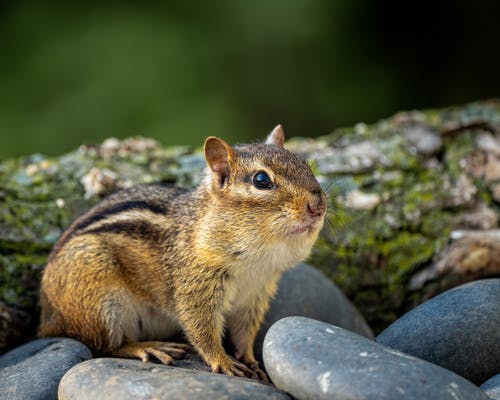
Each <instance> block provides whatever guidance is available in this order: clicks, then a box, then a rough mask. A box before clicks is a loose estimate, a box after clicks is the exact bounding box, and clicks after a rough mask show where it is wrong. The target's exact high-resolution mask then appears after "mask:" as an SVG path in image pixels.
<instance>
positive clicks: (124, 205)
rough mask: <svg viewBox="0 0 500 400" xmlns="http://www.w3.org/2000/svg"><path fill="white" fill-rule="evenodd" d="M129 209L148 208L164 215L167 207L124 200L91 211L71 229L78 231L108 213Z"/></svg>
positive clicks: (101, 218)
mask: <svg viewBox="0 0 500 400" xmlns="http://www.w3.org/2000/svg"><path fill="white" fill-rule="evenodd" d="M129 210H149V211H151V212H153V213H155V214H162V215H164V214H165V213H166V212H167V209H166V208H165V207H162V206H160V205H158V204H152V203H148V202H146V201H143V200H134V201H125V202H123V203H118V204H114V205H113V206H111V207H108V208H105V209H104V210H102V211H101V212H97V213H95V214H94V213H92V214H91V215H89V216H88V217H87V218H84V219H83V220H82V221H80V222H79V223H78V224H77V225H76V226H75V227H74V228H73V230H74V231H79V230H81V229H84V228H86V227H88V226H90V225H92V224H93V223H95V222H98V221H101V220H103V219H104V218H107V217H109V216H110V215H113V214H119V213H121V212H124V211H129Z"/></svg>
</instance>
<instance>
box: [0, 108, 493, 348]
mask: <svg viewBox="0 0 500 400" xmlns="http://www.w3.org/2000/svg"><path fill="white" fill-rule="evenodd" d="M499 128H500V102H498V101H485V102H477V103H471V104H467V105H465V106H460V107H452V108H446V109H442V110H427V111H410V112H401V113H398V114H396V115H395V116H393V117H391V118H388V119H385V120H382V121H380V122H378V123H376V124H373V125H366V124H363V123H360V124H357V125H356V126H354V127H352V128H346V129H338V130H336V131H334V132H333V133H331V134H329V135H327V136H323V137H320V138H317V139H301V138H294V139H293V140H290V141H289V142H288V144H287V145H288V147H289V148H290V149H291V150H293V151H296V152H298V153H301V154H303V155H304V156H305V157H307V158H308V159H310V160H311V163H312V165H313V169H314V170H315V173H316V174H317V176H318V179H319V181H320V183H321V184H322V185H323V186H324V187H325V188H326V189H327V191H328V193H329V198H330V213H329V215H328V223H327V224H326V226H325V229H324V230H323V231H322V234H321V237H320V240H319V241H318V244H317V246H316V248H315V249H314V251H313V254H312V256H311V259H310V263H311V264H313V265H315V266H316V267H318V268H320V269H321V270H322V271H324V272H325V273H326V274H327V275H328V276H329V277H331V278H332V279H333V280H334V281H335V282H336V283H337V284H338V285H339V286H340V287H341V288H342V289H343V290H344V292H345V293H346V294H347V296H348V297H349V298H350V299H351V300H352V301H354V303H355V304H356V305H357V306H358V307H359V309H360V310H361V312H362V313H363V314H364V316H365V317H366V319H367V320H368V322H369V323H370V325H371V326H372V328H374V329H375V331H379V330H380V329H382V328H383V327H385V326H386V325H387V324H389V323H390V322H392V321H393V320H394V319H395V318H397V317H398V316H399V315H401V314H402V313H404V312H405V311H407V310H408V309H409V308H411V307H414V306H415V305H417V304H419V303H421V302H422V301H423V300H425V299H428V298H429V297H431V296H434V295H436V294H437V293H440V292H441V291H444V290H446V289H448V288H450V287H452V286H455V285H457V284H460V283H463V282H466V281H469V280H473V279H477V278H483V277H489V276H500V229H499V227H498V216H499V204H500V136H499V135H500V133H499ZM203 167H204V160H203V157H202V155H201V152H200V149H199V148H198V149H190V148H186V147H170V148H164V147H162V146H160V145H159V144H158V143H157V142H155V141H153V140H151V139H144V138H131V139H126V140H121V141H120V140H116V139H108V140H106V141H105V142H103V143H102V144H100V145H82V146H81V147H80V148H79V149H77V150H76V151H74V152H71V153H69V154H66V155H63V156H61V157H58V158H49V157H45V156H43V155H40V154H35V155H31V156H28V157H23V158H17V159H7V160H4V161H2V162H1V163H0V351H1V350H5V349H7V348H9V347H12V346H13V345H15V344H17V343H19V342H20V341H23V340H26V339H27V338H29V337H30V336H31V335H33V332H34V330H35V327H36V324H37V315H38V310H37V301H38V286H39V279H40V274H41V272H42V270H43V267H44V264H45V262H46V259H47V255H48V253H49V251H50V249H51V247H52V245H53V244H54V243H55V241H56V240H57V238H58V237H59V235H60V234H61V233H62V231H63V230H64V229H65V228H66V227H67V226H68V225H69V224H70V222H71V220H72V219H73V218H74V217H75V216H76V215H78V214H79V213H81V212H83V211H85V210H86V209H88V208H89V207H90V206H92V205H93V204H95V203H96V202H97V201H98V200H99V199H100V198H101V197H102V196H104V195H106V194H108V193H110V192H112V191H114V190H116V189H118V188H122V187H127V186H130V185H133V184H135V183H139V182H141V183H145V182H146V183H147V182H163V183H175V184H177V185H181V186H186V187H192V186H194V185H196V184H197V182H199V180H200V179H201V171H202V169H203Z"/></svg>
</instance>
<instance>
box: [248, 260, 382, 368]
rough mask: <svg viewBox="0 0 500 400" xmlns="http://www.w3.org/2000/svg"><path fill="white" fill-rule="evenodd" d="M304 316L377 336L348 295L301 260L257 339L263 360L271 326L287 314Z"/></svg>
mask: <svg viewBox="0 0 500 400" xmlns="http://www.w3.org/2000/svg"><path fill="white" fill-rule="evenodd" d="M291 316H301V317H307V318H312V319H316V320H318V321H323V322H328V323H330V324H333V325H337V326H340V327H342V328H344V329H347V330H349V331H352V332H356V333H358V334H360V335H363V336H366V337H368V338H370V339H372V338H373V332H372V330H371V329H370V327H369V326H368V324H367V323H366V321H365V319H364V318H363V316H362V315H361V314H360V313H359V311H358V310H357V309H356V307H355V306H354V305H353V304H352V303H351V302H350V301H349V300H348V299H347V297H346V296H345V295H344V294H343V293H342V292H341V291H340V289H339V288H338V287H337V286H335V284H334V283H333V282H332V281H331V280H330V279H328V278H327V277H326V276H325V275H324V274H323V273H322V272H321V271H319V270H317V269H316V268H313V267H311V266H309V265H307V264H299V265H298V266H296V267H295V268H293V269H291V270H289V271H287V272H285V273H284V274H283V277H282V279H281V281H280V285H279V289H278V293H277V294H276V297H275V298H274V300H273V301H272V302H271V307H270V309H269V312H268V313H267V315H266V318H265V320H264V323H263V325H262V327H261V329H260V331H259V333H258V335H257V339H256V340H255V347H254V349H255V355H256V357H257V359H258V360H259V361H262V344H263V342H264V337H265V335H266V332H267V330H268V329H269V328H270V327H271V325H272V324H274V323H275V322H276V321H279V320H280V319H282V318H285V317H291Z"/></svg>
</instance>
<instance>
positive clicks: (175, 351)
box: [112, 342, 192, 365]
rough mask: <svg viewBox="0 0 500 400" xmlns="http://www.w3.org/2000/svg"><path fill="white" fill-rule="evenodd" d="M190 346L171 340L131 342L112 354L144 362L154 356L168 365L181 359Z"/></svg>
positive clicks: (190, 348)
mask: <svg viewBox="0 0 500 400" xmlns="http://www.w3.org/2000/svg"><path fill="white" fill-rule="evenodd" d="M190 350H192V347H191V346H190V345H188V344H184V343H173V342H133V343H127V344H125V345H123V346H122V347H120V348H119V349H118V350H115V351H114V352H113V353H112V355H114V356H115V357H124V358H139V359H141V360H142V361H144V362H147V361H150V360H151V357H154V358H156V359H158V360H159V361H161V362H162V363H163V364H166V365H170V364H173V363H174V362H175V360H178V359H181V358H183V357H184V356H185V355H186V352H187V351H190Z"/></svg>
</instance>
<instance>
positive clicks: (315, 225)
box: [289, 218, 323, 235]
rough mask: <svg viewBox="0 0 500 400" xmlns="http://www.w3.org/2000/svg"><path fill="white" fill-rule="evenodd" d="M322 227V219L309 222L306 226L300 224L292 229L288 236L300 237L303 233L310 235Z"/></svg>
mask: <svg viewBox="0 0 500 400" xmlns="http://www.w3.org/2000/svg"><path fill="white" fill-rule="evenodd" d="M322 225H323V218H319V219H313V220H312V221H309V222H308V223H306V224H302V225H299V226H295V227H293V228H292V229H291V230H290V231H289V234H290V235H301V234H303V233H306V232H307V233H308V234H311V233H313V232H315V231H317V230H319V229H321V226H322Z"/></svg>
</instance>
